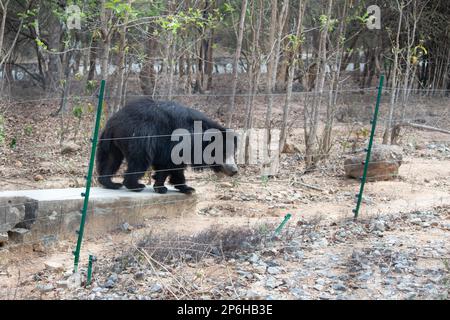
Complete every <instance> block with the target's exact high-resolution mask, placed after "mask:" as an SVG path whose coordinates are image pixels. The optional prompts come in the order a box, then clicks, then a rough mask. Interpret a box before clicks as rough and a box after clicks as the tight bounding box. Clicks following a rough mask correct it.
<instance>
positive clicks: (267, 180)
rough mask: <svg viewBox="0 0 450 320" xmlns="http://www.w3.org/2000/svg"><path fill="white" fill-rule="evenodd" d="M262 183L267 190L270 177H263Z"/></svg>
mask: <svg viewBox="0 0 450 320" xmlns="http://www.w3.org/2000/svg"><path fill="white" fill-rule="evenodd" d="M261 183H262V185H263V186H264V188H267V185H268V184H269V177H268V176H261Z"/></svg>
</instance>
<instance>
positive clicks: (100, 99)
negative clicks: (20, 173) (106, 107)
mask: <svg viewBox="0 0 450 320" xmlns="http://www.w3.org/2000/svg"><path fill="white" fill-rule="evenodd" d="M104 93H105V80H102V82H101V85H100V94H99V97H98V106H97V115H96V118H95V126H94V134H93V137H92V149H91V158H90V161H89V169H88V175H87V177H86V191H85V192H84V193H82V194H81V196H82V197H84V203H83V209H82V210H81V221H80V229H79V230H78V232H77V233H78V241H77V248H76V249H75V251H74V252H73V254H74V255H75V259H74V272H78V263H79V261H80V251H81V243H82V241H83V233H84V224H85V222H86V215H87V209H88V204H89V193H90V191H91V183H92V174H93V171H94V161H95V151H96V149H97V140H98V132H99V127H100V119H101V117H102V109H103V96H104Z"/></svg>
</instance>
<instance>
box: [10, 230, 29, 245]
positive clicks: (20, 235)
mask: <svg viewBox="0 0 450 320" xmlns="http://www.w3.org/2000/svg"><path fill="white" fill-rule="evenodd" d="M8 236H9V239H10V240H11V241H13V242H16V243H23V242H27V241H29V240H30V238H31V232H30V230H27V229H23V228H14V229H12V230H10V231H8Z"/></svg>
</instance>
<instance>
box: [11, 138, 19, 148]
mask: <svg viewBox="0 0 450 320" xmlns="http://www.w3.org/2000/svg"><path fill="white" fill-rule="evenodd" d="M16 146H17V139H16V138H15V137H14V138H12V139H11V142H10V143H9V147H10V148H11V149H15V148H16Z"/></svg>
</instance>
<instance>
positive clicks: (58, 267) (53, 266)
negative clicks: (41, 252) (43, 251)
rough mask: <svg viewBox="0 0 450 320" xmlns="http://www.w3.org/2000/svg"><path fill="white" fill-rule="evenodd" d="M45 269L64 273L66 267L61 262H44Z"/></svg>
mask: <svg viewBox="0 0 450 320" xmlns="http://www.w3.org/2000/svg"><path fill="white" fill-rule="evenodd" d="M44 266H45V269H47V270H50V271H54V272H61V271H64V266H63V265H62V264H61V263H59V262H54V261H47V262H44Z"/></svg>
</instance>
